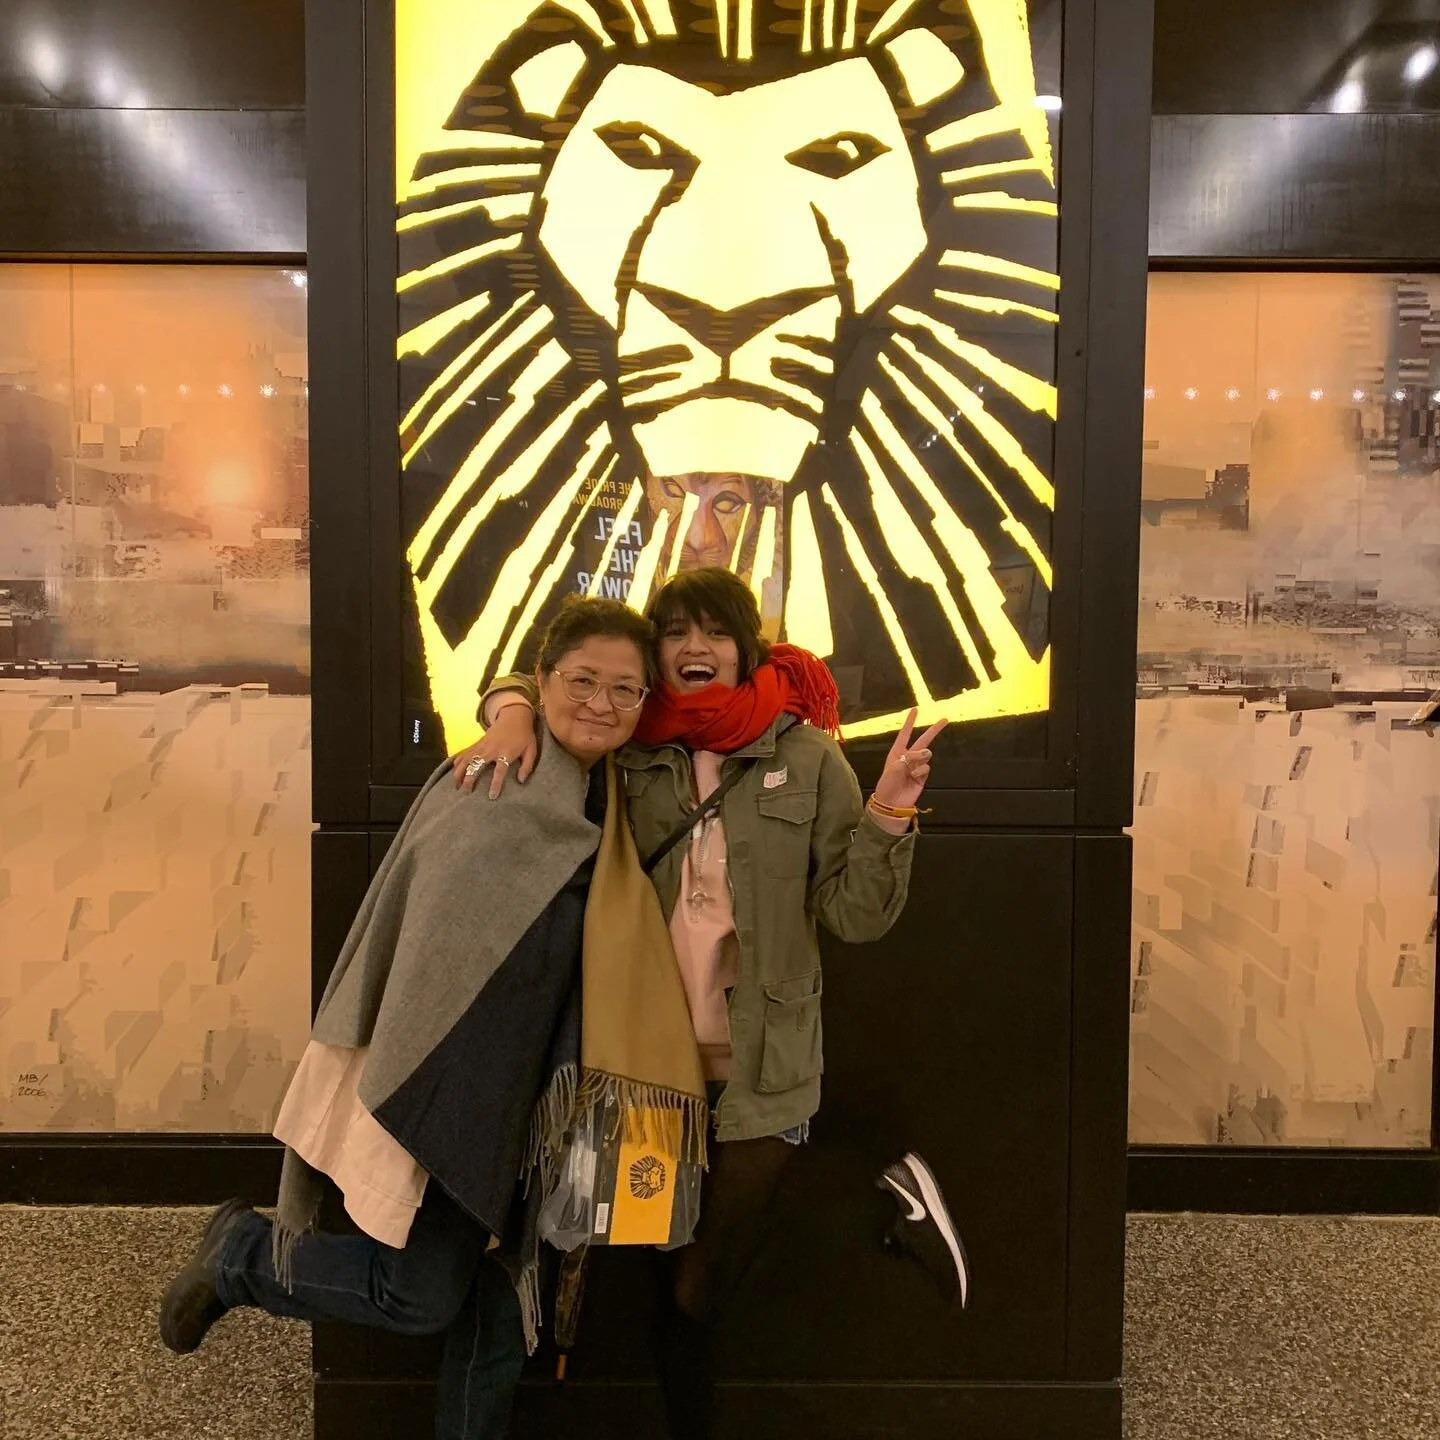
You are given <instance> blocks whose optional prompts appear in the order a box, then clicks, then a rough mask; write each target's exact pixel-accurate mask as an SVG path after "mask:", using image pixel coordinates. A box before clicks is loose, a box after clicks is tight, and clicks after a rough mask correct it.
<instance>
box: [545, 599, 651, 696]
mask: <svg viewBox="0 0 1440 1440" xmlns="http://www.w3.org/2000/svg"><path fill="white" fill-rule="evenodd" d="M597 635H602V636H606V637H613V638H614V639H617V640H630V641H633V642H634V645H635V648H636V649H637V650H639V652H640V660H641V663H642V664H643V666H644V667H645V678H646V683H647V684H648V683H649V680H650V676H651V667H652V665H653V664H654V658H653V657H654V654H655V627H654V626H653V625H652V624H651V623H650V621H649V620H648V619H647V618H646V617H645V616H643V615H640V614H638V613H637V612H636V611H634V610H632V609H631V608H630V607H629V606H628V605H626V604H624V603H623V602H621V601H619V600H602V599H599V598H596V599H593V600H592V599H590V598H589V597H588V596H584V595H569V596H567V597H566V599H565V601H564V603H563V604H562V605H561V606H560V609H559V610H558V611H556V613H555V618H554V619H553V620H551V622H550V624H549V625H548V626H547V627H546V629H545V634H544V635H543V636H542V637H541V640H540V650H539V655H538V658H537V660H536V664H537V666H538V668H539V670H540V673H541V674H542V675H548V674H549V673H550V672H551V671H552V670H553V669H554V668H555V667H556V665H558V664H559V663H560V660H561V658H562V657H563V656H565V655H568V654H569V653H570V652H571V651H572V650H574V649H576V648H578V647H579V646H581V645H583V644H584V643H585V642H586V641H587V640H590V639H593V638H594V637H595V636H597Z"/></svg>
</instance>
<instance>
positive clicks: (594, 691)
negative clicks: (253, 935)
mask: <svg viewBox="0 0 1440 1440" xmlns="http://www.w3.org/2000/svg"><path fill="white" fill-rule="evenodd" d="M652 639H653V637H652V631H651V627H650V625H649V622H648V621H646V620H644V619H642V618H641V617H640V616H639V615H637V614H635V613H634V612H633V611H630V610H628V609H627V608H626V607H625V606H623V605H621V604H620V603H619V602H618V601H613V600H574V601H571V602H570V603H569V604H568V605H567V606H566V607H565V608H564V609H562V610H561V612H560V614H559V615H558V616H557V618H556V619H555V620H554V622H553V623H552V624H551V625H550V627H549V630H548V631H547V632H546V634H545V637H544V639H543V641H542V643H541V646H540V656H539V664H538V667H537V669H536V672H535V677H534V680H533V681H532V682H531V683H532V684H533V686H534V690H535V693H536V694H537V695H538V697H539V700H540V703H541V704H542V705H543V708H544V713H545V725H544V727H543V732H542V733H543V738H544V741H545V743H544V746H543V749H542V753H541V755H540V758H539V762H538V764H537V765H536V766H535V767H534V770H533V773H532V774H531V775H530V778H529V781H528V783H527V784H526V785H525V786H524V787H514V788H512V790H511V791H509V792H508V793H507V794H506V795H505V796H504V797H503V800H502V801H501V802H500V803H499V804H497V805H495V806H493V807H492V806H489V805H485V806H480V805H477V804H475V803H474V802H473V801H470V800H467V799H466V798H465V797H464V796H463V795H460V794H458V793H457V792H456V790H455V788H454V787H453V786H451V785H449V784H446V783H445V782H444V779H443V776H444V774H445V772H446V770H448V768H449V762H446V764H445V765H444V766H442V767H441V768H440V770H439V771H437V772H436V774H435V775H434V776H432V777H431V779H430V781H429V782H428V784H427V785H426V786H425V788H424V789H423V790H422V792H421V794H420V796H419V797H418V798H417V800H416V801H415V804H414V805H413V806H412V807H411V809H410V812H409V814H408V815H407V817H406V819H405V821H404V823H403V825H402V826H401V828H400V831H399V833H398V834H397V836H396V838H395V841H394V843H393V844H392V845H391V847H390V850H389V853H388V854H387V855H386V857H385V860H384V862H383V864H382V865H381V868H380V870H379V872H378V873H377V874H376V876H375V879H374V881H373V882H372V884H371V886H370V889H369V892H368V893H367V895H366V897H365V900H364V902H363V904H362V905H361V907H360V911H359V914H358V915H357V917H356V920H355V923H354V925H353V926H352V928H351V931H350V935H349V937H348V939H347V940H346V942H345V946H344V948H343V950H342V951H341V955H340V959H339V961H338V963H337V965H336V967H335V971H334V973H333V974H332V976H331V979H330V983H329V985H328V987H327V988H326V992H325V995H324V998H323V999H322V1000H321V1003H320V1007H319V1010H318V1012H317V1015H316V1019H315V1025H314V1029H313V1031H312V1036H311V1042H310V1045H309V1046H308V1047H307V1049H306V1051H305V1054H304V1056H303V1058H302V1059H301V1062H300V1064H299V1067H298V1068H297V1071H296V1075H295V1078H294V1081H293V1082H292V1084H291V1086H290V1089H289V1091H288V1092H287V1094H286V1098H285V1102H284V1104H283V1106H282V1108H281V1113H280V1117H279V1120H278V1121H277V1124H276V1127H275V1133H276V1135H277V1136H278V1137H279V1138H280V1139H282V1140H283V1141H285V1143H286V1147H287V1149H286V1155H285V1164H284V1170H283V1175H282V1180H281V1188H280V1198H279V1204H278V1206H277V1209H276V1218H275V1221H274V1223H273V1224H272V1222H271V1221H269V1220H267V1219H264V1218H263V1217H261V1216H260V1215H259V1214H257V1213H256V1212H255V1211H254V1210H252V1209H250V1208H249V1207H248V1206H245V1205H242V1204H240V1203H239V1202H238V1201H231V1202H229V1203H228V1204H226V1205H223V1206H221V1208H220V1209H219V1210H218V1211H217V1212H216V1213H215V1214H214V1216H212V1217H211V1219H210V1222H209V1224H208V1226H207V1227H206V1230H205V1233H204V1235H203V1237H202V1239H201V1241H200V1245H199V1248H198V1249H197V1250H196V1252H195V1254H194V1255H193V1256H192V1258H191V1259H190V1261H189V1263H188V1264H187V1265H186V1266H185V1267H184V1269H183V1270H182V1271H181V1272H180V1273H179V1275H178V1276H176V1278H175V1279H174V1281H173V1282H172V1283H171V1285H170V1287H169V1289H168V1291H167V1292H166V1295H165V1297H164V1300H163V1302H162V1306H161V1312H160V1333H161V1338H162V1339H163V1341H164V1343H165V1344H166V1345H167V1346H168V1347H169V1348H170V1349H171V1350H173V1351H175V1352H177V1353H180V1354H185V1353H189V1352H190V1351H193V1350H195V1349H196V1348H197V1347H198V1346H199V1345H200V1343H201V1342H202V1341H203V1340H204V1338H205V1336H206V1334H207V1333H208V1331H209V1330H210V1328H211V1326H213V1325H214V1324H215V1322H216V1321H217V1320H219V1319H220V1318H221V1317H222V1316H223V1315H224V1314H225V1312H226V1311H227V1310H230V1309H233V1308H236V1307H238V1306H255V1307H258V1308H260V1309H262V1310H266V1311H269V1312H270V1313H271V1314H272V1315H280V1316H289V1317H294V1318H298V1319H303V1320H320V1319H326V1320H345V1321H350V1322H351V1323H355V1324H364V1325H374V1326H379V1327H381V1328H383V1329H387V1330H391V1331H395V1332H398V1333H402V1334H412V1335H419V1334H432V1333H439V1332H444V1334H445V1337H446V1343H445V1355H444V1361H443V1366H442V1371H441V1377H440V1390H439V1399H438V1407H437V1414H436V1431H435V1433H436V1435H437V1437H438V1440H500V1437H503V1436H504V1435H505V1434H506V1433H507V1431H508V1426H509V1413H510V1407H511V1400H512V1396H513V1393H514V1389H515V1386H516V1384H517V1382H518V1380H519V1376H520V1370H521V1365H522V1363H523V1360H524V1356H525V1352H526V1349H527V1342H528V1346H529V1348H533V1344H534V1339H535V1333H536V1329H537V1325H538V1320H539V1317H538V1308H539V1289H538V1274H537V1269H538V1262H539V1244H538V1239H537V1238H536V1237H537V1234H538V1229H537V1216H538V1211H539V1207H540V1205H541V1204H543V1201H544V1198H545V1194H544V1187H545V1185H546V1184H547V1183H551V1182H548V1181H547V1180H546V1179H545V1178H544V1177H546V1176H547V1175H548V1176H553V1175H554V1174H555V1172H556V1169H557V1165H556V1160H557V1157H558V1155H559V1154H560V1150H561V1146H562V1144H563V1139H564V1132H565V1129H566V1127H567V1125H568V1124H569V1122H570V1119H571V1117H572V1114H573V1113H574V1110H575V1106H576V1104H577V1101H576V1097H577V1096H591V1097H595V1099H594V1100H593V1101H581V1102H578V1103H595V1104H618V1105H620V1106H621V1107H625V1106H633V1105H635V1104H636V1103H637V1097H638V1096H643V1097H644V1101H645V1103H646V1104H648V1105H650V1106H651V1107H658V1108H659V1110H660V1111H662V1112H663V1111H664V1110H665V1109H666V1108H667V1107H668V1108H669V1109H671V1110H673V1111H674V1112H677V1113H678V1114H679V1115H680V1116H683V1117H686V1118H690V1119H692V1120H702V1119H703V1115H704V1108H705V1098H704V1081H703V1078H702V1070H701V1064H700V1058H699V1055H698V1052H697V1048H696V1045H695V1038H694V1034H693V1032H692V1030H691V1027H690V1023H689V1011H688V1007H687V1005H686V1000H685V992H684V988H683V985H682V983H681V979H680V975H679V972H678V969H677V967H676V964H675V955H674V950H673V948H672V947H671V944H670V941H669V936H668V934H667V932H666V929H665V923H664V920H663V917H662V915H661V912H660V907H659V905H658V903H651V904H649V905H648V906H647V905H646V903H645V902H646V901H653V894H652V892H651V890H650V888H649V886H648V885H647V884H646V882H645V879H644V876H643V874H642V873H641V871H640V867H639V859H638V856H637V855H636V853H635V847H634V842H633V840H632V839H631V836H630V833H629V830H628V828H627V826H626V824H625V819H624V804H623V799H622V796H621V792H620V790H619V786H618V781H617V778H616V773H615V769H614V766H613V765H612V764H611V763H610V762H609V760H608V757H609V756H610V755H611V754H612V753H613V752H614V751H615V750H616V749H618V748H619V747H620V746H621V745H623V744H624V743H625V742H626V741H627V740H629V739H630V737H631V735H632V734H633V732H634V730H635V727H636V724H637V722H638V721H639V719H640V703H641V701H642V700H643V699H644V696H645V693H646V676H647V673H648V669H649V664H650V650H651V645H652ZM602 762H603V763H602ZM637 897H639V900H640V903H638V904H637ZM592 981H593V982H594V983H593V986H592ZM619 995H634V996H637V997H639V1001H638V1003H637V1004H636V1005H634V1006H627V1007H623V1008H622V1006H621V1004H620V1003H619V1002H618V1000H617V999H616V998H615V997H616V996H619ZM582 1010H583V1017H584V1024H583V1027H582V1025H581V1014H582ZM649 1113H654V1110H653V1108H652V1111H651V1112H649ZM691 1132H692V1133H693V1134H695V1135H696V1136H697V1137H698V1140H699V1144H700V1145H702V1146H703V1139H704V1130H703V1126H701V1125H692V1126H691ZM693 1158H696V1159H698V1158H700V1156H699V1155H698V1154H697V1155H696V1156H694V1157H693ZM322 1177H329V1179H330V1180H331V1181H333V1182H334V1185H335V1186H336V1187H337V1188H338V1189H339V1190H340V1192H341V1193H342V1194H343V1196H344V1200H345V1208H346V1210H347V1211H348V1212H349V1215H350V1217H351V1219H352V1220H354V1221H355V1223H356V1225H357V1226H358V1227H359V1230H360V1231H361V1232H362V1233H361V1234H360V1235H358V1236H353V1237H352V1236H340V1235H333V1234H317V1233H315V1232H314V1229H313V1227H314V1225H315V1222H316V1219H317V1216H318V1211H319V1208H320V1202H321V1198H322V1193H323V1192H322ZM537 1177H539V1178H538V1182H537Z"/></svg>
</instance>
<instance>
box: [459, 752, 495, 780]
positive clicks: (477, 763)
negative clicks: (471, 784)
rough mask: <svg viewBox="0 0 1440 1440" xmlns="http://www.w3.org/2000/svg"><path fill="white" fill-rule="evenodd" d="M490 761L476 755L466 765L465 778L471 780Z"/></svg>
mask: <svg viewBox="0 0 1440 1440" xmlns="http://www.w3.org/2000/svg"><path fill="white" fill-rule="evenodd" d="M489 763H490V762H489V761H488V760H485V759H482V758H481V757H480V756H479V755H477V756H476V757H475V758H474V759H473V760H472V761H471V762H470V763H469V764H468V765H467V766H466V767H465V778H466V779H467V780H473V779H474V778H475V777H476V776H477V775H478V774H479V773H480V772H481V771H482V770H483V769H484V768H485V767H486V765H488V764H489Z"/></svg>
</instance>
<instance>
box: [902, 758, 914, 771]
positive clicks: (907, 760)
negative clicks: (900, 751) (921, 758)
mask: <svg viewBox="0 0 1440 1440" xmlns="http://www.w3.org/2000/svg"><path fill="white" fill-rule="evenodd" d="M900 763H901V764H902V765H903V766H904V767H905V768H906V769H907V770H908V769H909V768H910V766H911V764H912V761H911V759H910V757H909V756H908V755H902V756H901V757H900Z"/></svg>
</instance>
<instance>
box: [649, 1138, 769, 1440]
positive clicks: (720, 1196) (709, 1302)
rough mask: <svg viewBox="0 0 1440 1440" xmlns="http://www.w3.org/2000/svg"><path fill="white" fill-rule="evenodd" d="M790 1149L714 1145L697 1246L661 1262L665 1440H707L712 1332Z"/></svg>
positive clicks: (751, 1254) (760, 1236)
mask: <svg viewBox="0 0 1440 1440" xmlns="http://www.w3.org/2000/svg"><path fill="white" fill-rule="evenodd" d="M794 1148H795V1147H794V1146H792V1145H790V1144H788V1143H787V1142H786V1141H784V1140H780V1139H778V1138H776V1137H773V1136H766V1137H764V1138H762V1139H758V1140H730V1141H726V1142H725V1143H723V1144H717V1145H715V1146H714V1147H713V1153H712V1157H711V1167H710V1171H709V1173H708V1174H707V1175H706V1177H705V1181H704V1184H703V1186H702V1189H701V1201H700V1222H699V1225H698V1226H697V1227H696V1231H695V1240H694V1242H693V1243H692V1244H690V1245H687V1246H685V1247H684V1248H683V1249H681V1250H674V1251H671V1252H670V1253H669V1254H667V1255H665V1256H663V1257H662V1259H663V1260H664V1261H665V1262H666V1263H665V1274H664V1293H663V1297H662V1303H661V1305H660V1307H659V1312H658V1318H657V1329H658V1333H657V1336H656V1354H657V1359H658V1362H659V1370H660V1385H661V1389H662V1390H663V1391H664V1395H665V1410H666V1414H667V1416H668V1418H669V1421H670V1435H671V1440H710V1436H711V1410H712V1400H713V1388H714V1385H713V1380H712V1377H711V1366H710V1347H711V1332H712V1330H713V1327H714V1325H715V1322H716V1321H717V1320H718V1319H719V1318H720V1317H721V1315H722V1314H723V1313H724V1310H725V1307H726V1306H727V1305H728V1304H729V1302H730V1298H731V1296H732V1295H733V1294H734V1293H735V1290H736V1289H737V1287H738V1286H739V1284H740V1282H741V1280H743V1279H744V1277H745V1272H746V1271H747V1270H748V1269H749V1268H750V1264H751V1262H752V1261H753V1260H754V1259H755V1256H756V1254H757V1253H758V1251H759V1249H760V1245H761V1243H762V1242H763V1240H764V1238H765V1229H766V1218H767V1215H768V1212H769V1209H770V1203H771V1201H772V1200H773V1199H774V1198H775V1191H776V1189H777V1188H778V1186H779V1184H780V1177H781V1175H782V1174H783V1173H784V1170H785V1164H786V1162H787V1161H788V1160H789V1158H790V1153H791V1151H792V1150H793V1149H794Z"/></svg>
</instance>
